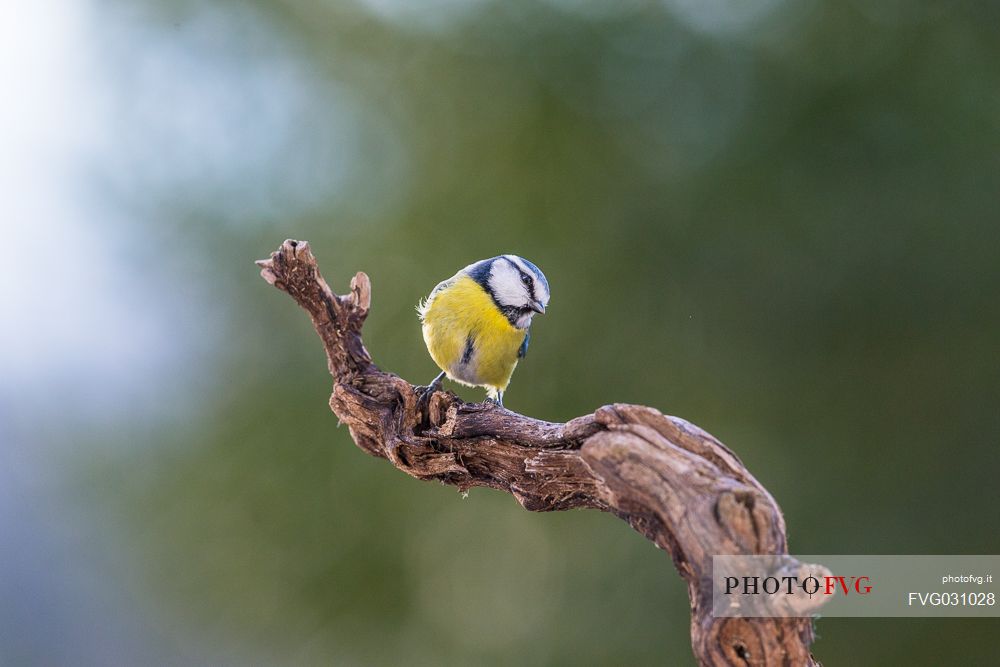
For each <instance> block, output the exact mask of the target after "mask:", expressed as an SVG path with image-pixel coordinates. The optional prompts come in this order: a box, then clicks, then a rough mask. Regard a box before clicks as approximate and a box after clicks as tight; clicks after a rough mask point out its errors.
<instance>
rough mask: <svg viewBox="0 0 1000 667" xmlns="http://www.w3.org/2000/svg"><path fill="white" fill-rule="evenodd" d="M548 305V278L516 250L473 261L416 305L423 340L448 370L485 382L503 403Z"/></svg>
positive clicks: (463, 380) (461, 379)
mask: <svg viewBox="0 0 1000 667" xmlns="http://www.w3.org/2000/svg"><path fill="white" fill-rule="evenodd" d="M548 305H549V281H548V280H546V279H545V275H544V274H542V272H541V270H539V268H538V267H537V266H535V265H534V264H532V263H531V262H529V261H528V260H526V259H522V258H521V257H518V256H517V255H500V256H498V257H493V258H490V259H484V260H481V261H478V262H475V263H474V264H470V265H469V266H467V267H465V268H464V269H462V270H461V271H459V272H458V273H456V274H455V275H454V276H452V277H451V278H448V280H445V281H444V282H442V283H440V284H439V285H438V286H437V287H435V288H434V290H433V291H432V292H431V293H430V295H429V296H428V297H427V298H426V299H424V300H423V301H422V302H421V303H420V305H418V306H417V312H418V313H419V314H420V321H421V322H422V323H423V330H424V342H425V343H426V344H427V351H428V352H430V354H431V358H432V359H433V360H434V363H436V364H437V365H438V367H439V368H440V369H441V374H440V375H438V376H437V377H436V378H435V379H434V382H432V383H431V386H432V387H436V386H438V384H439V383H440V382H441V378H442V377H444V376H445V375H447V376H448V378H449V379H451V380H454V381H455V382H458V383H460V384H464V385H467V386H471V387H485V388H486V391H487V393H488V396H489V398H490V399H491V400H493V401H494V402H496V403H498V404H500V405H503V393H504V391H505V390H506V389H507V385H508V384H509V383H510V376H511V375H512V374H513V373H514V368H515V367H516V366H517V362H518V360H519V359H521V358H522V357H524V355H525V353H526V352H527V351H528V339H529V333H528V329H529V327H531V318H532V317H533V316H534V315H535V314H536V313H539V314H541V313H544V312H545V308H546V306H548Z"/></svg>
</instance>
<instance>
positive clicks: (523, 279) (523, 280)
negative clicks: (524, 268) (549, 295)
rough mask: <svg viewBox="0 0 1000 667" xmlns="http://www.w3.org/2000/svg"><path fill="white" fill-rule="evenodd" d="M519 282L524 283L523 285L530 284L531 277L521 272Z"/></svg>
mask: <svg viewBox="0 0 1000 667" xmlns="http://www.w3.org/2000/svg"><path fill="white" fill-rule="evenodd" d="M521 282H522V283H524V284H525V285H530V284H531V278H529V277H528V276H527V275H525V274H523V273H522V274H521Z"/></svg>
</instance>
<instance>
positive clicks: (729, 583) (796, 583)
mask: <svg viewBox="0 0 1000 667" xmlns="http://www.w3.org/2000/svg"><path fill="white" fill-rule="evenodd" d="M807 567H809V566H807ZM725 584H726V586H725V591H723V592H724V593H725V594H726V595H760V594H761V593H763V594H765V595H799V594H802V593H804V594H806V595H835V594H836V593H838V592H842V593H843V594H844V595H850V594H851V593H855V594H857V595H868V594H869V593H871V592H872V585H871V577H868V576H860V577H858V576H850V577H846V576H843V575H841V576H834V575H832V574H827V575H823V576H819V577H817V576H814V575H808V576H806V577H803V578H799V577H798V576H793V575H781V576H766V577H762V576H760V575H757V574H755V575H750V576H743V577H736V576H729V577H725Z"/></svg>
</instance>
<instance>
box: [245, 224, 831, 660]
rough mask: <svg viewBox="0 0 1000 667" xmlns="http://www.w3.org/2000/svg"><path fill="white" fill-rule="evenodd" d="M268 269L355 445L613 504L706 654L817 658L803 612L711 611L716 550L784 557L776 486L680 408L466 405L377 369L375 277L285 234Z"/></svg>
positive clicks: (476, 478) (596, 504)
mask: <svg viewBox="0 0 1000 667" xmlns="http://www.w3.org/2000/svg"><path fill="white" fill-rule="evenodd" d="M258 264H259V265H260V266H261V267H262V270H261V275H262V276H263V278H264V279H265V280H267V281H268V282H269V283H270V284H272V285H274V286H275V287H278V288H279V289H281V290H284V291H285V292H287V293H288V294H290V295H291V296H292V298H293V299H295V301H296V303H298V304H299V305H300V306H302V307H303V308H304V309H305V310H306V311H307V312H308V313H309V316H310V317H311V318H312V322H313V325H314V326H315V328H316V332H317V333H318V334H319V336H320V338H321V339H322V341H323V346H324V347H325V348H326V355H327V363H328V366H329V369H330V374H331V375H332V376H333V379H334V386H333V395H332V396H331V397H330V407H331V409H332V410H333V412H334V413H336V415H337V417H339V418H340V420H341V421H342V422H343V423H345V424H347V425H348V427H349V428H350V432H351V437H352V438H354V441H355V442H356V443H357V445H358V446H359V447H361V448H362V449H363V450H365V451H366V452H368V453H369V454H372V455H374V456H379V457H382V458H385V459H388V460H389V461H390V462H392V464H393V465H394V466H396V467H397V468H399V469H400V470H402V471H403V472H405V473H407V474H408V475H412V476H413V477H416V478H418V479H425V480H438V481H441V482H444V483H447V484H452V485H454V486H457V487H458V488H459V489H463V490H464V489H468V488H470V487H473V486H487V487H491V488H494V489H500V490H502V491H507V492H509V493H510V494H511V495H513V496H514V497H515V498H516V499H517V500H518V502H520V503H521V505H523V506H524V507H525V508H526V509H529V510H532V511H550V510H566V509H571V508H574V507H590V508H594V509H599V510H603V511H606V512H611V513H613V514H615V515H616V516H618V517H620V518H622V519H624V520H625V521H627V522H628V523H629V525H631V526H632V527H633V528H635V529H636V530H637V531H639V532H640V533H642V534H643V535H644V536H646V537H647V538H648V539H649V540H652V541H653V542H654V543H655V544H656V545H657V546H658V547H660V548H662V549H665V550H666V551H667V552H668V553H670V555H671V557H672V558H673V562H674V565H675V566H676V568H677V570H678V572H679V573H680V574H681V576H682V577H684V579H685V580H686V581H687V583H688V594H689V597H690V601H691V643H692V648H693V650H694V654H695V656H696V657H697V659H698V661H699V662H700V664H702V665H713V666H715V665H817V664H818V663H816V662H815V661H814V660H813V658H812V656H811V655H810V653H809V646H810V644H811V643H812V640H813V633H812V625H811V621H810V620H809V619H804V618H784V619H780V618H774V619H770V618H759V619H754V618H714V617H713V616H712V599H711V594H710V592H709V591H710V587H709V586H705V585H703V584H704V583H705V581H706V580H709V579H710V578H711V566H712V560H711V559H712V555H714V554H784V553H787V547H786V543H785V523H784V519H783V518H782V515H781V511H780V510H779V509H778V506H777V504H776V503H775V502H774V499H773V498H771V495H770V494H769V493H768V492H767V490H766V489H764V487H762V486H761V485H760V483H759V482H757V480H756V479H754V478H753V476H752V475H751V474H750V473H749V472H748V471H747V470H746V468H745V467H744V466H743V464H742V463H741V462H740V460H739V459H738V458H737V457H736V455H735V454H733V452H732V451H730V450H729V449H728V448H727V447H725V446H724V445H723V444H722V443H720V442H719V441H718V440H716V439H715V438H713V437H712V436H711V435H709V434H708V433H706V432H704V431H702V430H701V429H700V428H698V427H697V426H694V425H693V424H689V423H688V422H686V421H684V420H683V419H678V418H677V417H669V416H666V415H663V414H661V413H660V412H658V411H656V410H654V409H652V408H647V407H641V406H635V405H622V404H615V405H609V406H605V407H602V408H600V409H598V410H597V412H595V413H594V414H591V415H586V416H583V417H578V418H576V419H573V420H571V421H569V422H567V423H565V424H555V423H550V422H544V421H539V420H537V419H532V418H530V417H525V416H523V415H519V414H516V413H513V412H510V411H508V410H505V409H503V408H500V407H498V406H495V405H492V404H478V403H476V404H472V403H465V402H463V401H462V400H460V399H459V398H458V397H457V396H455V395H454V394H452V393H450V392H445V391H436V392H434V393H433V394H431V395H430V396H429V397H426V396H425V395H424V394H423V393H422V391H421V388H417V387H414V386H413V385H411V384H410V383H409V382H406V381H405V380H403V379H402V378H400V377H398V376H396V375H393V374H391V373H386V372H384V371H381V370H379V368H378V367H376V366H375V364H374V363H373V362H372V358H371V355H370V354H369V353H368V351H367V350H366V349H365V346H364V344H363V343H362V341H361V327H362V325H363V324H364V321H365V317H366V316H367V314H368V309H369V307H370V305H371V283H370V282H369V280H368V276H367V275H365V274H364V273H358V274H357V275H355V276H354V278H353V280H351V291H350V293H349V294H347V295H345V296H337V295H335V294H333V292H331V291H330V288H329V287H328V286H327V284H326V281H324V280H323V278H322V276H321V275H320V273H319V269H318V268H317V266H316V260H315V258H314V257H313V255H312V253H311V252H310V250H309V246H308V244H307V243H305V242H299V241H292V240H289V241H285V242H284V243H283V244H282V245H281V247H280V248H279V249H278V251H277V252H275V253H273V254H272V255H271V258H270V259H267V260H261V261H259V262H258Z"/></svg>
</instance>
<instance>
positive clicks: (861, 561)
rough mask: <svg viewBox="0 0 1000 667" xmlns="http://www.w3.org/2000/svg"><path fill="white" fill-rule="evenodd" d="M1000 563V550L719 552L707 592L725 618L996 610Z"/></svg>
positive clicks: (990, 613) (984, 614)
mask: <svg viewBox="0 0 1000 667" xmlns="http://www.w3.org/2000/svg"><path fill="white" fill-rule="evenodd" d="M815 563H820V564H815ZM997 569H1000V556H845V555H826V556H788V555H781V556H715V557H714V558H713V559H712V578H711V591H708V590H704V591H703V595H706V596H707V595H709V594H710V595H711V596H712V611H713V614H714V615H715V616H719V617H725V616H745V617H787V616H815V615H819V614H822V615H823V616H845V617H846V616H868V617H878V616H882V617H886V616H963V617H976V616H978V617H991V616H993V617H995V616H998V615H1000V606H998V605H997V597H998V596H997V590H996V584H994V583H993V581H994V578H993V574H994V572H995V571H996V570H997ZM705 583H706V584H707V583H708V582H705Z"/></svg>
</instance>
